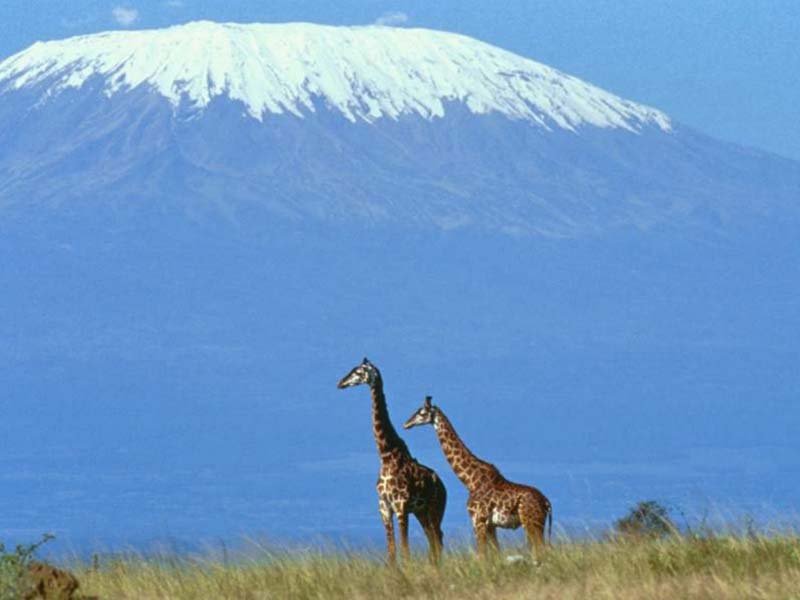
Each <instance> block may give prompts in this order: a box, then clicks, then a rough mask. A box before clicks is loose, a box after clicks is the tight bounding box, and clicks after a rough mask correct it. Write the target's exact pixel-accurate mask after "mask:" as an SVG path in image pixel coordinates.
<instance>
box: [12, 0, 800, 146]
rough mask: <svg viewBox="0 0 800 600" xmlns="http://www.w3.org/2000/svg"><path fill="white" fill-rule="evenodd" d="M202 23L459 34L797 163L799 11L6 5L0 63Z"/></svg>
mask: <svg viewBox="0 0 800 600" xmlns="http://www.w3.org/2000/svg"><path fill="white" fill-rule="evenodd" d="M196 19H212V20H218V21H244V22H247V21H300V20H302V21H312V22H319V23H329V24H366V23H373V22H376V21H382V22H386V23H392V24H396V25H398V26H409V27H414V26H417V27H429V28H435V29H444V30H449V31H456V32H460V33H464V34H467V35H470V36H474V37H477V38H480V39H482V40H485V41H488V42H490V43H493V44H496V45H498V46H502V47H504V48H507V49H510V50H513V51H515V52H518V53H520V54H523V55H525V56H528V57H530V58H533V59H535V60H539V61H541V62H544V63H546V64H549V65H551V66H554V67H557V68H559V69H561V70H563V71H566V72H568V73H572V74H574V75H577V76H579V77H582V78H584V79H586V80H588V81H590V82H592V83H595V84H597V85H600V86H602V87H605V88H607V89H609V90H611V91H613V92H615V93H618V94H620V95H622V96H625V97H628V98H631V99H634V100H637V101H640V102H644V103H647V104H651V105H653V106H656V107H658V108H660V109H662V110H664V111H666V112H667V113H669V114H670V115H671V116H672V117H673V118H675V119H676V120H678V121H680V122H683V123H686V124H688V125H691V126H693V127H694V128H696V129H699V130H701V131H704V132H706V133H709V134H711V135H713V136H715V137H718V138H722V139H727V140H731V141H735V142H738V143H741V144H744V145H748V146H756V147H760V148H764V149H767V150H770V151H773V152H776V153H779V154H783V155H785V156H789V157H792V158H795V159H798V160H800V118H798V106H800V44H799V43H798V40H800V2H798V1H797V0H769V1H768V2H753V1H752V0H749V1H745V0H673V1H662V0H649V1H647V2H640V1H633V0H593V1H591V2H589V1H586V0H584V1H580V0H560V1H559V2H553V1H552V0H548V1H535V0H529V1H522V0H508V1H506V2H504V3H496V2H492V1H486V0H457V1H455V0H439V1H438V2H430V1H429V0H409V1H405V2H403V1H393V2H392V1H384V0H361V1H354V0H340V1H338V2H330V1H321V0H309V1H303V2H301V1H298V0H269V1H266V0H263V1H257V0H228V1H226V2H220V1H218V0H214V1H211V0H129V1H125V2H116V1H115V0H70V1H69V2H66V1H63V0H3V2H2V3H0V56H2V57H5V56H8V55H10V54H12V53H14V52H16V51H18V50H21V49H22V48H24V47H26V46H28V45H29V44H31V43H33V42H34V41H37V40H42V39H53V38H63V37H68V36H71V35H78V34H82V33H90V32H95V31H101V30H107V29H114V28H124V27H132V28H149V27H162V26H166V25H170V24H175V23H182V22H186V21H191V20H196Z"/></svg>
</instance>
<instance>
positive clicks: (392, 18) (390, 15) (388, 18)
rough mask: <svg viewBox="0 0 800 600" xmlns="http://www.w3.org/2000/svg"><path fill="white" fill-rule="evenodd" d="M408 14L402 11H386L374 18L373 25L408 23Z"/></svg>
mask: <svg viewBox="0 0 800 600" xmlns="http://www.w3.org/2000/svg"><path fill="white" fill-rule="evenodd" d="M408 21H409V19H408V15H407V14H406V13H404V12H387V13H383V14H382V15H381V16H380V17H378V18H377V19H375V25H386V26H389V27H391V26H396V25H405V24H406V23H408Z"/></svg>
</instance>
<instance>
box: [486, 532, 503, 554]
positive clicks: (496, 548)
mask: <svg viewBox="0 0 800 600" xmlns="http://www.w3.org/2000/svg"><path fill="white" fill-rule="evenodd" d="M486 539H487V541H488V547H489V550H491V551H492V553H493V554H499V553H500V542H498V541H497V527H495V526H494V525H489V526H488V527H487V528H486Z"/></svg>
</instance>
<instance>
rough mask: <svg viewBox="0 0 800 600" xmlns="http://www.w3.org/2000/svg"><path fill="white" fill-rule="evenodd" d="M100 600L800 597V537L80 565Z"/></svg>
mask: <svg viewBox="0 0 800 600" xmlns="http://www.w3.org/2000/svg"><path fill="white" fill-rule="evenodd" d="M75 573H76V575H77V576H78V578H79V579H80V581H81V592H82V593H83V594H87V595H96V596H99V597H100V598H137V599H138V598H154V599H155V598H175V599H184V598H186V599H188V598H193V599H194V598H209V599H210V598H236V599H257V598H258V599H261V598H303V599H306V598H307V599H312V598H313V599H320V600H321V599H325V600H328V599H332V598H348V599H351V598H356V599H361V598H363V599H368V598H380V597H386V598H394V597H398V598H443V599H444V598H467V599H477V598H486V599H489V598H500V599H504V598H508V599H511V598H534V597H535V598H580V599H581V600H586V599H587V598H615V599H618V598H623V599H624V598H664V599H667V598H669V599H673V598H687V597H690V598H715V599H716V598H800V537H797V536H795V535H781V536H769V537H767V536H750V537H736V536H714V537H704V538H690V537H678V536H675V537H671V538H668V539H663V540H652V541H641V542H619V541H594V542H580V543H572V542H568V543H559V544H556V545H555V546H553V547H552V548H551V549H550V550H549V551H548V553H547V554H546V556H545V557H544V560H543V561H542V563H541V564H540V565H539V566H536V565H534V564H532V563H531V562H529V561H524V562H522V561H521V562H515V563H509V562H508V561H505V560H502V559H497V560H489V561H478V560H476V559H475V557H474V556H473V555H472V553H470V552H467V551H462V552H456V553H449V554H448V555H447V557H446V558H445V560H444V562H443V564H442V566H441V567H440V568H439V569H434V568H433V567H431V566H429V565H428V564H427V563H426V562H425V560H424V557H418V558H417V559H415V560H414V561H413V562H412V563H411V564H409V565H406V566H401V567H400V568H397V569H392V568H387V567H386V566H384V565H383V563H382V561H381V560H380V558H378V557H371V556H365V555H347V554H285V555H280V554H269V555H265V556H264V557H261V558H259V559H251V560H248V561H238V562H235V563H233V564H224V563H221V562H216V561H212V560H196V559H195V560H190V559H169V558H162V559H140V558H129V559H123V560H115V561H112V562H108V563H107V564H102V563H101V565H100V566H99V568H97V567H95V568H93V567H91V566H90V565H78V566H77V568H76V569H75Z"/></svg>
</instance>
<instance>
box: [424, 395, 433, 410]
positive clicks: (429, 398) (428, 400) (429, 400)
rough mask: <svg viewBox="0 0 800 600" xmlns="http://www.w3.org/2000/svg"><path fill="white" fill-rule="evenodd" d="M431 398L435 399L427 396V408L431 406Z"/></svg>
mask: <svg viewBox="0 0 800 600" xmlns="http://www.w3.org/2000/svg"><path fill="white" fill-rule="evenodd" d="M431 400H433V398H432V397H431V396H425V408H430V407H431Z"/></svg>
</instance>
